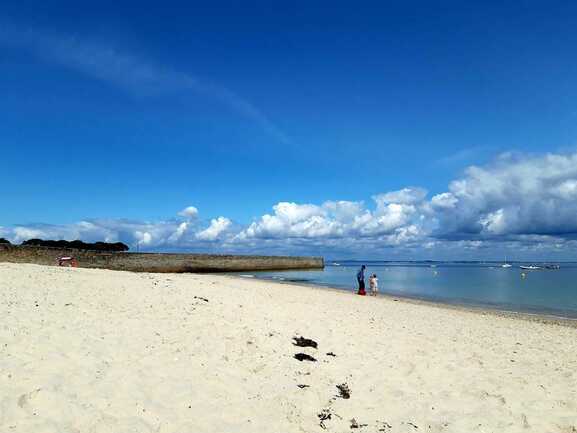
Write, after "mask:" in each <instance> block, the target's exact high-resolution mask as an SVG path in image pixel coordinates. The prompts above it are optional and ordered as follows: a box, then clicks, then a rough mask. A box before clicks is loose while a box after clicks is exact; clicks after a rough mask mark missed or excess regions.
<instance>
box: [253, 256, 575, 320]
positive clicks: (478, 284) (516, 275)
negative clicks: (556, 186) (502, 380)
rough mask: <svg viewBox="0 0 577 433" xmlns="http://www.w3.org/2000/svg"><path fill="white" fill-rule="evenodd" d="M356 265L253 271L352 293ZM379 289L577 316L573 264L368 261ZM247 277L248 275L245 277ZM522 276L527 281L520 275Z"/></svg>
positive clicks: (259, 276)
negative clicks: (530, 266) (530, 267)
mask: <svg viewBox="0 0 577 433" xmlns="http://www.w3.org/2000/svg"><path fill="white" fill-rule="evenodd" d="M360 265H361V263H360V262H339V265H338V266H335V265H332V264H329V265H328V266H327V267H326V268H325V269H324V270H311V271H281V272H256V273H252V274H251V275H254V276H255V277H256V278H264V279H275V280H280V281H285V282H295V283H306V284H314V285H321V286H330V287H336V288H341V289H348V290H353V289H354V288H355V286H356V282H355V275H356V272H357V271H358V268H359V267H360ZM366 265H367V271H366V275H367V277H368V275H370V274H372V273H376V274H377V276H378V278H379V290H380V292H381V293H387V294H392V295H399V296H409V297H416V298H421V299H428V300H435V301H442V302H449V303H460V304H469V305H482V306H491V307H496V308H504V309H511V310H515V311H528V312H541V313H549V314H557V315H562V316H566V317H577V263H562V264H561V269H558V270H539V271H524V270H522V269H520V268H519V264H514V266H513V267H511V268H502V267H501V266H500V265H499V264H496V263H495V264H491V263H435V264H430V263H413V262H404V263H400V262H396V263H387V262H367V263H366ZM245 274H246V273H245ZM523 274H525V276H523Z"/></svg>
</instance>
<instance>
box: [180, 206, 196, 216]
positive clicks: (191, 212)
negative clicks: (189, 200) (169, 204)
mask: <svg viewBox="0 0 577 433" xmlns="http://www.w3.org/2000/svg"><path fill="white" fill-rule="evenodd" d="M178 215H180V216H181V217H185V218H189V219H193V218H196V217H197V216H198V209H197V208H195V207H194V206H188V207H185V208H184V209H183V210H181V211H180V212H179V213H178Z"/></svg>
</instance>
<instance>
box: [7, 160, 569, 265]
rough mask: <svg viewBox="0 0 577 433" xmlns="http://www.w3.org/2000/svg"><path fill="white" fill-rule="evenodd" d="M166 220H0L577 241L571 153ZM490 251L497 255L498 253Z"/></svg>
mask: <svg viewBox="0 0 577 433" xmlns="http://www.w3.org/2000/svg"><path fill="white" fill-rule="evenodd" d="M177 215H178V216H177V217H174V218H171V219H167V220H163V221H154V222H146V221H133V220H123V219H87V220H84V221H79V222H77V223H74V224H63V225H48V224H30V225H15V226H13V227H0V237H5V238H7V239H9V240H10V241H12V242H14V243H20V242H22V241H24V240H27V239H30V238H44V239H66V240H74V239H81V240H83V241H97V240H103V241H106V242H116V241H121V242H125V243H127V244H128V245H130V246H131V247H132V249H135V248H136V247H138V248H139V249H141V250H166V251H169V250H182V251H187V250H188V251H207V250H208V251H216V252H245V253H254V252H260V253H273V254H274V253H293V254H297V253H298V254H321V255H328V256H331V257H359V258H360V257H363V258H366V257H388V256H399V257H400V256H404V257H412V256H415V257H424V256H429V255H430V254H437V253H439V252H440V253H442V254H444V255H445V256H446V257H451V258H461V257H463V253H464V252H466V253H467V254H468V256H471V257H473V256H479V257H485V256H487V255H489V256H491V255H492V256H493V257H495V258H500V257H499V256H498V255H499V254H501V253H502V252H503V251H515V252H516V253H517V254H518V255H520V256H531V255H539V256H547V255H554V256H563V257H567V258H571V254H572V253H573V251H574V248H575V247H576V246H577V153H573V154H546V155H540V156H519V155H514V154H503V155H500V156H499V157H498V158H497V159H496V160H495V161H494V162H493V163H492V164H490V165H486V166H471V167H468V168H467V169H466V170H465V171H464V174H463V176H461V177H460V178H458V179H455V180H454V181H452V182H451V183H450V184H449V185H448V189H447V191H445V192H442V193H439V194H436V195H432V196H429V194H428V192H427V190H426V189H424V188H422V187H406V188H403V189H401V190H398V191H388V192H383V193H381V194H377V195H375V196H373V197H372V203H371V205H370V206H367V205H366V204H365V203H364V202H360V201H347V200H339V201H326V202H324V203H321V204H312V203H300V204H299V203H292V202H279V203H277V204H275V205H274V206H273V207H272V212H271V213H267V214H264V215H262V216H260V217H258V218H256V219H254V221H252V222H251V223H249V224H240V223H235V222H233V221H231V220H230V219H229V218H226V217H225V216H218V217H217V218H213V219H211V220H210V221H204V220H202V219H201V218H199V215H200V212H199V211H198V209H196V207H194V206H187V207H185V208H183V209H182V210H181V211H180V212H178V214H177ZM496 255H497V256H496Z"/></svg>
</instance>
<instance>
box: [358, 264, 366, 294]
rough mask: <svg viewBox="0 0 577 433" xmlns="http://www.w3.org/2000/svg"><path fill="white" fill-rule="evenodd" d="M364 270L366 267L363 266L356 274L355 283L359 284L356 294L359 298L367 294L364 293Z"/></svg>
mask: <svg viewBox="0 0 577 433" xmlns="http://www.w3.org/2000/svg"><path fill="white" fill-rule="evenodd" d="M365 269H367V267H366V266H365V265H363V266H361V270H360V271H359V272H357V282H358V283H359V291H358V293H357V294H359V295H361V296H365V295H366V294H367V292H365Z"/></svg>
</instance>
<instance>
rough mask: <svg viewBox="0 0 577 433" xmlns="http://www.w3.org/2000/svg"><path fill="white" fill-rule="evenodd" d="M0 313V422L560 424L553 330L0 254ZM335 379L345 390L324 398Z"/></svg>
mask: <svg viewBox="0 0 577 433" xmlns="http://www.w3.org/2000/svg"><path fill="white" fill-rule="evenodd" d="M576 295H577V292H576ZM195 296H199V297H205V298H207V299H208V302H205V301H204V300H202V299H197V298H195ZM0 317H1V322H0V432H1V433H11V432H13V433H17V432H19V433H51V432H53V433H67V432H80V433H92V432H94V433H104V432H108V433H124V432H139V433H140V432H160V433H165V432H166V433H168V432H170V433H176V432H178V433H187V432H190V433H197V432H219V433H225V432H251V433H253V432H254V433H266V432H271V433H289V432H320V431H329V432H347V431H348V432H350V431H358V432H371V433H372V432H379V431H380V432H413V433H415V432H440V431H443V432H456V433H467V432H496V433H497V432H576V431H577V374H576V372H577V329H575V328H570V327H563V326H557V325H554V324H543V323H538V322H530V321H526V320H518V319H514V318H508V317H497V316H495V315H493V314H486V315H484V314H479V313H473V312H468V311H461V310H456V309H448V308H439V307H434V306H430V305H419V304H414V303H407V302H394V301H393V300H390V299H385V298H379V299H375V298H370V297H359V296H353V295H351V294H350V293H345V292H342V293H340V292H336V291H328V290H322V289H312V288H306V287H299V286H289V285H280V284H275V283H270V282H263V281H257V280H254V279H248V278H247V279H241V278H238V279H235V278H231V277H225V276H212V275H210V276H209V275H172V274H170V275H169V274H164V275H162V274H134V273H125V272H114V271H104V270H91V269H62V268H55V267H42V266H35V265H16V264H0ZM297 335H303V336H305V337H309V338H312V339H314V340H316V341H317V342H318V344H319V348H318V349H316V350H315V349H311V348H307V349H300V348H297V347H295V346H293V345H292V344H291V338H292V337H293V336H297ZM301 351H302V352H305V353H308V354H310V355H312V356H314V357H315V358H317V359H318V362H307V361H303V362H299V361H297V360H296V359H294V358H293V355H294V354H295V353H297V352H301ZM327 352H334V353H335V354H336V357H332V356H327V355H326V353H327ZM342 383H346V384H347V385H348V387H349V388H350V390H351V397H350V399H343V398H336V397H335V396H336V395H337V392H338V391H337V388H336V385H338V384H342ZM298 384H304V385H310V387H309V388H304V389H300V388H298V387H297V385H298ZM323 410H324V411H325V413H330V414H331V418H330V419H327V420H325V421H324V425H325V428H326V430H323V429H322V427H321V426H320V425H319V423H320V419H319V417H318V414H319V413H321V412H322V411H323ZM353 418H354V419H355V420H356V422H357V423H358V424H360V425H363V424H366V426H361V427H360V428H358V429H355V430H351V428H350V426H351V419H353Z"/></svg>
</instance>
